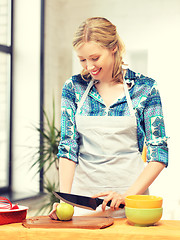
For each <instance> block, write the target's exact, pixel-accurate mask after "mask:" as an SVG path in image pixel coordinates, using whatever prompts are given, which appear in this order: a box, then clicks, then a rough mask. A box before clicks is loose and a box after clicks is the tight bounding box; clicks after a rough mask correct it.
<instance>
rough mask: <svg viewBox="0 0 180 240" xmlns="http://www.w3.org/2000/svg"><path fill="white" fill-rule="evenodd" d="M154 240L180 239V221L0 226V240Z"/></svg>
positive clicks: (124, 220) (117, 221) (118, 220)
mask: <svg viewBox="0 0 180 240" xmlns="http://www.w3.org/2000/svg"><path fill="white" fill-rule="evenodd" d="M24 239H26V240H40V239H43V240H46V239H47V240H51V239H61V240H64V239H69V240H71V239H73V240H76V239H78V240H89V239H103V240H121V239H122V240H126V239H128V240H133V239H136V240H141V239H145V240H148V239H150V240H154V239H158V240H159V239H163V240H166V239H170V240H173V239H178V240H179V239H180V221H175V220H161V221H159V222H158V223H157V224H156V225H155V226H151V227H135V226H131V225H129V224H128V222H127V219H115V220H114V224H113V225H112V226H110V227H107V228H105V229H98V230H93V229H69V228H66V229H65V228H63V229H62V228H61V229H60V228H58V229H57V228H56V229H52V228H48V229H47V228H25V227H23V226H22V224H21V223H13V224H8V225H1V226H0V240H24Z"/></svg>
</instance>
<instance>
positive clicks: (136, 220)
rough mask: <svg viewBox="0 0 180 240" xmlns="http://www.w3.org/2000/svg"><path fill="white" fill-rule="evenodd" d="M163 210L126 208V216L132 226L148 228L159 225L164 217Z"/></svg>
mask: <svg viewBox="0 0 180 240" xmlns="http://www.w3.org/2000/svg"><path fill="white" fill-rule="evenodd" d="M162 213H163V209H162V208H148V209H143V208H129V207H125V214H126V217H127V219H128V221H129V222H130V223H131V224H134V225H135V226H139V227H147V226H151V225H154V224H155V223H157V222H158V221H159V220H160V219H161V217H162Z"/></svg>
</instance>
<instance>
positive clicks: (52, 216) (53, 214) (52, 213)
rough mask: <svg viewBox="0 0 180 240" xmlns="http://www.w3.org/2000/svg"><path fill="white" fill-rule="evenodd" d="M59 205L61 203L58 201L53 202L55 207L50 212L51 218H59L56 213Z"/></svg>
mask: <svg viewBox="0 0 180 240" xmlns="http://www.w3.org/2000/svg"><path fill="white" fill-rule="evenodd" d="M58 205H59V203H58V202H55V203H54V204H53V209H52V210H51V212H50V213H49V217H50V218H51V219H54V220H58V217H57V215H56V208H57V206H58Z"/></svg>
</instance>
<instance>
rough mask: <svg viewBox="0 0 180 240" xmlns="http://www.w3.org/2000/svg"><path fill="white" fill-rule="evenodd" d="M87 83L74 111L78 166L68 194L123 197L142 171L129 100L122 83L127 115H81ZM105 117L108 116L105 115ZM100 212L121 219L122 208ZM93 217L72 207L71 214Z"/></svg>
mask: <svg viewBox="0 0 180 240" xmlns="http://www.w3.org/2000/svg"><path fill="white" fill-rule="evenodd" d="M93 84H94V82H93V81H91V82H90V83H89V85H88V87H87V89H86V91H85V93H84V95H83V97H82V99H81V101H80V103H79V105H78V109H77V112H76V125H77V131H78V132H79V135H80V147H79V156H78V161H79V164H78V165H77V166H76V170H75V175H74V180H73V185H72V193H74V194H80V195H85V196H90V197H91V196H92V195H94V194H97V193H100V192H104V191H115V192H118V193H120V194H123V193H125V192H126V191H127V189H128V188H129V187H130V186H131V185H132V184H133V183H134V181H135V180H136V179H137V177H138V176H139V175H140V173H141V172H142V170H143V169H144V162H143V160H142V157H141V154H140V152H139V149H138V142H137V123H136V117H135V112H134V109H133V106H132V101H131V99H130V95H129V92H128V89H127V85H126V83H125V80H124V90H125V95H126V99H127V103H128V107H129V110H130V116H82V115H80V114H79V113H80V110H81V108H83V103H84V101H85V99H86V97H87V95H88V93H89V91H90V89H91V87H92V86H93ZM107 114H108V113H107ZM107 209H109V210H107V211H105V212H102V209H101V206H99V207H98V208H97V209H96V213H97V212H98V214H99V215H101V216H112V217H124V216H125V215H124V209H120V210H117V211H112V210H110V208H109V207H107ZM89 213H91V214H93V211H90V210H86V209H80V208H75V215H83V214H89Z"/></svg>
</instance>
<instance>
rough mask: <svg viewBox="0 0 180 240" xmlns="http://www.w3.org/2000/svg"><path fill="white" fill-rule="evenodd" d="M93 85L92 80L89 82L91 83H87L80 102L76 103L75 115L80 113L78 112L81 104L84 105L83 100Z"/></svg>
mask: <svg viewBox="0 0 180 240" xmlns="http://www.w3.org/2000/svg"><path fill="white" fill-rule="evenodd" d="M93 84H94V80H91V81H90V82H89V84H88V86H87V88H86V91H85V92H84V94H83V96H82V98H81V100H80V102H79V103H78V107H77V111H76V114H79V112H80V110H81V107H82V105H83V103H84V101H85V99H86V97H87V95H88V93H89V91H90V89H91V87H92V86H93Z"/></svg>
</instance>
